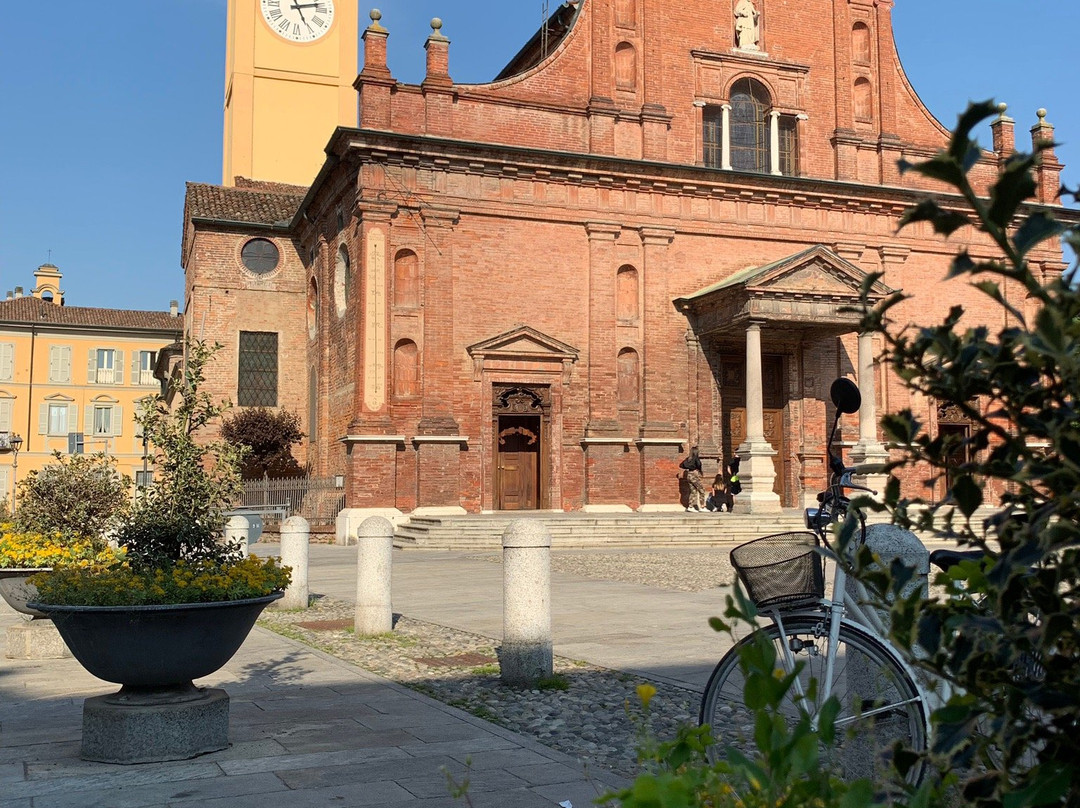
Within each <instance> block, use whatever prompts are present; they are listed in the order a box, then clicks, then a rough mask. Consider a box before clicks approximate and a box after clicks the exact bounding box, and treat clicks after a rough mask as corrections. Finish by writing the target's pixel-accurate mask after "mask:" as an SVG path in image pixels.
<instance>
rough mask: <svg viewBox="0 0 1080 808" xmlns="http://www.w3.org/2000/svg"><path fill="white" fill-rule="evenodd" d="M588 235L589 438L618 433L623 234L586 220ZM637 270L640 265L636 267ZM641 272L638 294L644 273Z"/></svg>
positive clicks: (609, 224)
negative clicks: (617, 317) (619, 245)
mask: <svg viewBox="0 0 1080 808" xmlns="http://www.w3.org/2000/svg"><path fill="white" fill-rule="evenodd" d="M585 232H586V234H587V235H588V238H589V360H588V362H589V364H588V370H589V387H588V391H589V423H588V425H587V426H586V434H587V435H588V436H589V437H607V436H612V435H618V434H619V432H620V427H619V412H618V403H617V401H616V391H617V388H618V373H617V369H616V362H617V357H618V353H619V346H618V345H617V344H616V323H615V307H616V296H617V291H616V281H617V278H618V270H619V266H618V256H616V254H615V242H616V241H617V240H618V238H619V235H620V234H621V233H622V226H621V225H619V224H618V223H617V222H586V223H585ZM635 269H637V268H635ZM637 271H638V276H637V277H638V290H639V292H638V294H639V295H640V290H641V288H642V286H643V284H642V283H641V278H642V275H643V273H642V272H641V271H640V270H637Z"/></svg>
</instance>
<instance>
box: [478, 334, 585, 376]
mask: <svg viewBox="0 0 1080 808" xmlns="http://www.w3.org/2000/svg"><path fill="white" fill-rule="evenodd" d="M466 350H467V351H468V352H469V356H471V357H472V358H473V371H474V376H475V378H477V379H479V378H480V375H481V374H482V373H483V371H484V370H485V368H487V369H489V370H490V369H493V368H499V369H503V370H533V371H538V370H539V371H547V372H552V371H558V372H561V373H562V374H563V376H564V378H565V379H566V380H569V375H570V371H571V370H572V368H573V366H574V364H575V363H576V362H577V359H578V353H579V351H578V349H577V348H574V347H573V346H570V345H567V344H566V343H565V342H561V341H560V340H557V339H555V338H554V337H551V336H548V335H547V334H545V333H543V332H542V331H537V330H536V329H535V328H531V327H529V326H527V325H524V324H520V325H517V326H515V327H514V328H512V329H511V330H509V331H506V332H504V333H502V334H499V335H498V336H495V337H491V338H490V339H486V340H483V341H481V342H477V343H475V344H474V345H470V346H469V347H468V348H466Z"/></svg>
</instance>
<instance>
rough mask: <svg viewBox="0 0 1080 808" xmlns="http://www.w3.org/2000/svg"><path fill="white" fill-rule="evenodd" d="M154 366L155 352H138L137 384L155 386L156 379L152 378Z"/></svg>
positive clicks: (155, 360) (155, 362)
mask: <svg viewBox="0 0 1080 808" xmlns="http://www.w3.org/2000/svg"><path fill="white" fill-rule="evenodd" d="M155 364H157V351H139V379H138V383H139V384H143V385H149V384H157V379H155V378H154V365H155Z"/></svg>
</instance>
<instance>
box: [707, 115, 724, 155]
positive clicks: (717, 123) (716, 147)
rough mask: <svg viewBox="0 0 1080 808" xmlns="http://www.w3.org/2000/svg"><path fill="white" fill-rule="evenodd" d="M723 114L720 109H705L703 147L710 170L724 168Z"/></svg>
mask: <svg viewBox="0 0 1080 808" xmlns="http://www.w3.org/2000/svg"><path fill="white" fill-rule="evenodd" d="M723 122H724V118H723V112H722V110H721V109H720V107H705V109H704V129H703V131H702V146H704V155H703V156H704V160H705V165H706V166H707V167H708V168H723V167H724V155H723V145H722V142H723V141H722V138H723Z"/></svg>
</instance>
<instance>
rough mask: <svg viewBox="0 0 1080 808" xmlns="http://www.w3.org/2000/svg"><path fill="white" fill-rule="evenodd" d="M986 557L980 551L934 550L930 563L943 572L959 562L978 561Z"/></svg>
mask: <svg viewBox="0 0 1080 808" xmlns="http://www.w3.org/2000/svg"><path fill="white" fill-rule="evenodd" d="M985 555H986V553H984V552H983V551H982V550H934V552H932V553H930V563H931V564H933V565H934V566H935V567H937V568H938V569H940V570H942V571H943V572H947V571H948V569H949V567H952V566H954V565H955V564H959V563H960V562H961V561H978V560H979V559H981V558H983V557H984V556H985Z"/></svg>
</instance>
